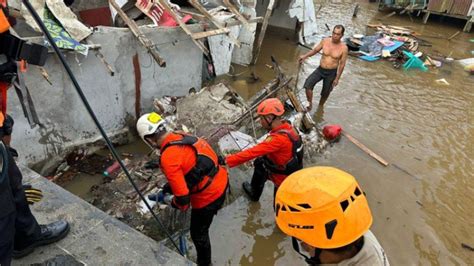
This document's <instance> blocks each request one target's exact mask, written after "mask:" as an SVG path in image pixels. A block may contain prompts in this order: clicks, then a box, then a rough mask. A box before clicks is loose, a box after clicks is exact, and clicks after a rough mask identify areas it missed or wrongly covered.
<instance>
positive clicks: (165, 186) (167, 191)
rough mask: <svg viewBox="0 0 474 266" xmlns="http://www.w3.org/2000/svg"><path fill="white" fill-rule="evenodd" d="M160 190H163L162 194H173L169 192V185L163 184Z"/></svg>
mask: <svg viewBox="0 0 474 266" xmlns="http://www.w3.org/2000/svg"><path fill="white" fill-rule="evenodd" d="M161 189H162V190H163V193H165V194H173V192H172V191H171V186H170V183H166V184H164V185H163V187H162V188H161Z"/></svg>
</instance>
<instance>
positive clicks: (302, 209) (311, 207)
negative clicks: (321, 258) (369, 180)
mask: <svg viewBox="0 0 474 266" xmlns="http://www.w3.org/2000/svg"><path fill="white" fill-rule="evenodd" d="M275 210H276V218H275V219H276V223H277V224H278V227H280V229H281V230H282V231H283V232H284V233H285V234H287V235H290V236H292V237H295V238H297V239H299V240H301V241H304V242H306V243H307V244H309V245H311V246H313V247H316V248H320V249H332V248H339V247H343V246H346V245H349V244H351V243H352V242H354V241H356V240H357V239H359V238H360V237H361V236H362V235H363V234H364V233H366V232H367V231H368V230H369V228H370V226H371V225H372V214H371V212H370V209H369V205H368V203H367V199H366V197H365V193H364V192H362V189H361V188H360V187H359V185H358V184H357V181H356V180H355V178H354V177H353V176H352V175H350V174H348V173H346V172H344V171H341V170H339V169H336V168H333V167H310V168H305V169H302V170H299V171H297V172H295V173H293V174H291V175H290V176H288V177H287V178H286V179H285V181H283V183H282V184H281V186H280V187H279V188H278V192H277V194H276V199H275Z"/></svg>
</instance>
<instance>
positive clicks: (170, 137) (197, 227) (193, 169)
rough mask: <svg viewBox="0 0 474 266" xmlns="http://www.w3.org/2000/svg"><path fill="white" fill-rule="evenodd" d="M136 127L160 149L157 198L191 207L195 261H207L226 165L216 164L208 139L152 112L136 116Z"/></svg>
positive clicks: (221, 203)
mask: <svg viewBox="0 0 474 266" xmlns="http://www.w3.org/2000/svg"><path fill="white" fill-rule="evenodd" d="M137 131H138V134H139V135H140V137H141V138H142V139H143V140H144V141H145V142H146V143H147V144H148V145H150V146H151V147H152V148H154V149H159V150H160V154H161V157H160V162H159V167H160V168H161V171H162V172H163V174H164V175H165V176H166V179H167V181H168V183H167V184H166V185H165V186H164V187H163V190H162V192H161V193H160V195H158V200H159V201H161V202H164V203H169V204H170V205H171V206H173V207H174V208H178V209H180V210H182V211H186V210H187V209H188V208H189V207H192V208H191V238H192V240H193V242H194V245H195V246H196V250H197V264H198V265H210V264H211V242H210V239H209V227H210V225H211V223H212V220H213V218H214V215H216V213H217V211H218V210H219V209H220V208H221V207H222V205H223V203H224V200H225V196H226V189H227V186H228V177H227V171H226V169H225V168H224V167H221V166H219V163H218V157H217V154H216V153H215V152H214V150H213V149H212V147H211V146H210V145H209V143H207V142H206V141H205V140H203V139H201V138H198V137H195V136H192V135H189V134H185V133H183V132H172V131H169V130H168V129H167V127H166V122H165V121H164V120H163V119H162V118H161V116H160V115H158V114H156V113H149V114H145V115H143V116H142V117H140V119H139V120H138V122H137ZM167 193H169V194H167Z"/></svg>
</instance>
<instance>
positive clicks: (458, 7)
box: [449, 0, 473, 16]
mask: <svg viewBox="0 0 474 266" xmlns="http://www.w3.org/2000/svg"><path fill="white" fill-rule="evenodd" d="M472 5H473V3H472V0H454V4H453V6H452V8H451V10H450V11H449V14H453V15H463V16H468V15H469V11H470V10H471V6H472Z"/></svg>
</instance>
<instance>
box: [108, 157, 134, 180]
mask: <svg viewBox="0 0 474 266" xmlns="http://www.w3.org/2000/svg"><path fill="white" fill-rule="evenodd" d="M129 162H130V160H129V159H124V160H122V163H123V164H124V165H125V166H127V165H128V163H129ZM118 170H120V164H119V163H118V162H117V161H115V162H114V163H113V164H112V165H111V166H109V167H107V169H105V171H104V173H103V175H104V176H106V177H110V176H112V175H114V174H116V173H117V172H118Z"/></svg>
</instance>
